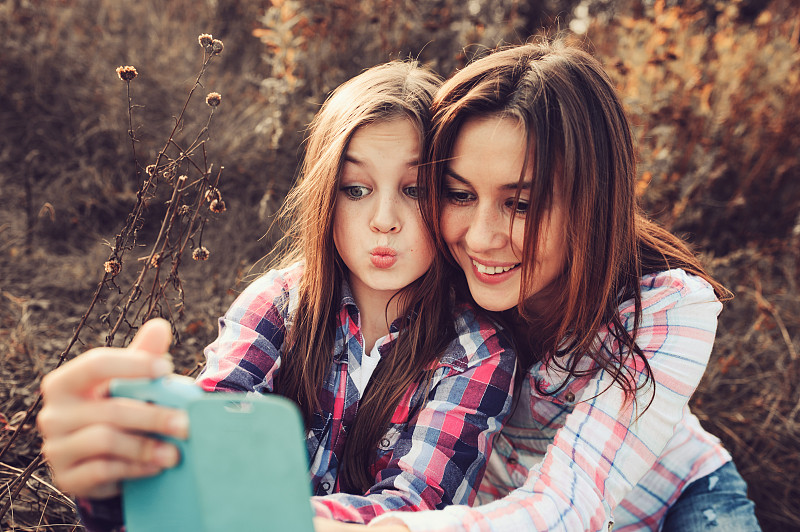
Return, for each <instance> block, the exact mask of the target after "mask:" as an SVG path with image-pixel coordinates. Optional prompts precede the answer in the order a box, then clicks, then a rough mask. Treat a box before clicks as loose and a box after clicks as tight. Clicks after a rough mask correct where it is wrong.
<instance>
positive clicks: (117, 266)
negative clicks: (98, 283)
mask: <svg viewBox="0 0 800 532" xmlns="http://www.w3.org/2000/svg"><path fill="white" fill-rule="evenodd" d="M103 269H104V270H105V271H106V273H110V274H111V276H112V277H116V276H117V275H119V272H121V271H122V264H121V263H120V262H119V259H110V260H107V261H106V262H105V263H104V264H103Z"/></svg>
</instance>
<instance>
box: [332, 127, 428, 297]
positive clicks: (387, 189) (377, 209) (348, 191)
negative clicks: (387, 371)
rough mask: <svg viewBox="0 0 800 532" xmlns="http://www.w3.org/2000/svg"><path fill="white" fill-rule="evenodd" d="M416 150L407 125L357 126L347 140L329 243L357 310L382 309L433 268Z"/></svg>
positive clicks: (413, 133)
mask: <svg viewBox="0 0 800 532" xmlns="http://www.w3.org/2000/svg"><path fill="white" fill-rule="evenodd" d="M419 142H420V141H419V133H418V131H417V128H416V127H415V126H414V124H413V123H412V122H411V121H409V120H407V119H405V118H398V119H396V120H389V121H379V122H375V123H372V124H368V125H365V126H362V127H360V128H359V129H357V130H356V132H355V133H354V134H353V137H352V138H351V139H350V143H349V146H348V148H347V153H346V154H345V163H344V167H343V169H342V175H341V179H340V184H339V192H338V195H337V197H336V206H335V207H334V214H333V240H334V243H335V245H336V250H337V251H338V252H339V255H340V256H341V257H342V260H343V261H344V263H345V265H346V266H347V268H348V270H349V271H350V285H351V287H352V289H353V295H354V296H355V298H356V301H357V302H358V304H359V305H368V304H369V300H373V301H377V302H380V303H382V304H385V302H386V301H387V300H388V299H389V298H390V297H391V296H392V295H394V294H395V293H396V292H397V291H398V290H400V289H401V288H404V287H405V286H407V285H408V284H410V283H411V282H413V281H414V280H416V279H417V278H419V277H420V276H422V274H424V273H425V272H426V271H427V270H428V268H429V267H430V265H431V262H432V261H433V256H434V255H433V254H434V247H433V243H432V241H431V239H430V237H429V235H428V232H427V230H426V229H425V225H424V224H423V222H422V216H421V215H420V211H419V205H418V204H417V165H418V163H419V161H418V157H419V149H420V146H419Z"/></svg>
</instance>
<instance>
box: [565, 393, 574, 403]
mask: <svg viewBox="0 0 800 532" xmlns="http://www.w3.org/2000/svg"><path fill="white" fill-rule="evenodd" d="M564 400H566V401H567V402H568V403H571V402H572V401H574V400H575V394H574V393H572V392H567V393H565V394H564Z"/></svg>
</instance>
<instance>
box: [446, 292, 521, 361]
mask: <svg viewBox="0 0 800 532" xmlns="http://www.w3.org/2000/svg"><path fill="white" fill-rule="evenodd" d="M453 326H454V329H455V338H454V339H453V340H452V341H451V342H450V344H449V345H448V347H447V349H446V350H445V353H444V355H443V356H442V358H441V360H440V365H443V366H450V367H452V368H454V369H456V370H460V371H464V370H466V369H467V368H469V367H472V366H476V365H479V364H483V363H485V362H487V361H489V360H491V359H495V363H497V364H499V365H508V364H510V365H512V366H513V364H514V361H515V354H514V351H513V349H512V344H511V340H510V335H509V334H508V332H507V331H505V330H504V329H503V327H502V326H501V325H500V324H499V323H497V322H496V321H494V320H492V319H491V318H490V317H489V316H487V315H486V314H484V313H481V312H478V311H477V310H476V309H475V308H474V307H473V306H472V305H469V304H465V303H461V304H457V305H454V307H453Z"/></svg>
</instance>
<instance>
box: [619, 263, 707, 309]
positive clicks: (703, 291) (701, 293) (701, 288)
mask: <svg viewBox="0 0 800 532" xmlns="http://www.w3.org/2000/svg"><path fill="white" fill-rule="evenodd" d="M640 287H641V291H642V315H643V316H646V315H649V314H655V313H659V312H665V311H670V310H677V309H681V308H686V309H694V308H696V306H697V305H701V306H703V308H707V312H713V314H714V316H715V317H716V315H717V314H719V312H720V311H721V310H722V303H720V302H719V299H717V296H716V294H715V293H714V289H713V288H712V287H711V285H710V284H708V282H707V281H706V280H705V279H703V278H701V277H698V276H696V275H692V274H690V273H687V272H685V271H684V270H681V269H672V270H665V271H661V272H656V273H651V274H647V275H644V276H642V278H641V280H640ZM618 308H619V313H620V315H621V316H622V317H623V318H625V317H627V316H631V317H632V316H633V315H634V312H635V305H634V300H633V299H628V300H626V301H623V302H622V303H621V304H620V305H619V307H618Z"/></svg>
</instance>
